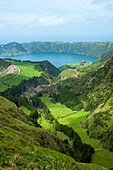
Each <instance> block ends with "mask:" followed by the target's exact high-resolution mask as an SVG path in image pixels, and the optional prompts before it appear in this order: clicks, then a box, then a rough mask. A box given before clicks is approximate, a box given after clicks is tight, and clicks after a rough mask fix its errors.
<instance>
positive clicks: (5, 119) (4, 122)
mask: <svg viewBox="0 0 113 170" xmlns="http://www.w3.org/2000/svg"><path fill="white" fill-rule="evenodd" d="M6 105H7V107H6ZM41 135H43V137H44V142H45V143H46V142H49V145H48V143H46V145H48V146H46V147H47V149H46V148H41V147H39V145H40V144H41V143H40V142H41V140H42V138H41ZM45 137H46V138H45ZM44 145H45V144H44ZM48 147H49V148H51V149H55V150H58V147H57V145H56V142H55V140H54V136H52V135H51V134H50V133H48V132H47V131H45V130H44V129H40V128H36V127H33V126H31V125H30V124H29V122H28V121H27V119H26V116H25V114H24V113H23V112H22V111H20V110H19V109H18V108H17V107H16V105H15V104H14V103H12V102H10V101H8V100H6V99H5V98H3V97H0V155H1V159H0V169H7V170H8V169H25V168H28V169H49V170H51V169H80V170H82V169H87V170H96V169H98V170H99V169H100V170H102V169H104V168H102V167H99V166H97V165H93V164H81V163H77V162H76V161H74V160H73V159H72V158H70V157H69V156H67V155H64V154H61V153H59V152H56V151H53V150H50V149H48Z"/></svg>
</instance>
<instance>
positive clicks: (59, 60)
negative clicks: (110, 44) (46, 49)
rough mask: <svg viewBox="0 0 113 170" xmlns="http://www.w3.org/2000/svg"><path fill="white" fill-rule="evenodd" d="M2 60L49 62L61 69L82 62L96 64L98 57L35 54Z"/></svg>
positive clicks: (69, 54) (68, 54)
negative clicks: (66, 65)
mask: <svg viewBox="0 0 113 170" xmlns="http://www.w3.org/2000/svg"><path fill="white" fill-rule="evenodd" d="M0 58H11V59H16V60H21V61H26V60H30V61H35V62H36V61H44V60H48V61H49V62H51V63H52V64H53V65H55V66H56V67H60V66H62V65H64V64H67V63H77V62H80V61H84V60H85V61H90V62H94V61H95V60H96V59H97V57H89V56H85V55H81V54H71V53H34V54H27V55H18V56H10V57H7V56H5V57H0Z"/></svg>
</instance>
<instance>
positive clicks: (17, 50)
mask: <svg viewBox="0 0 113 170" xmlns="http://www.w3.org/2000/svg"><path fill="white" fill-rule="evenodd" d="M110 50H113V42H108V41H102V42H73V43H69V42H39V41H35V42H30V43H16V42H12V43H9V44H6V45H0V55H1V56H11V55H21V54H29V53H47V52H55V53H74V54H84V55H86V56H91V57H101V55H102V54H104V53H105V52H107V51H110Z"/></svg>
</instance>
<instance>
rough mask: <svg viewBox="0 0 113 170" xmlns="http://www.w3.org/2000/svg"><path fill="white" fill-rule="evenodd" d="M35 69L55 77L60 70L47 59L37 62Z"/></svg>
mask: <svg viewBox="0 0 113 170" xmlns="http://www.w3.org/2000/svg"><path fill="white" fill-rule="evenodd" d="M35 70H38V71H41V72H42V71H43V72H44V74H48V76H50V78H51V76H53V77H57V76H58V75H59V74H60V70H59V69H57V68H56V67H55V66H54V65H52V64H51V63H50V62H49V61H47V60H46V61H42V62H37V63H36V65H35Z"/></svg>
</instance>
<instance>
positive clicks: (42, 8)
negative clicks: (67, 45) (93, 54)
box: [0, 0, 113, 44]
mask: <svg viewBox="0 0 113 170" xmlns="http://www.w3.org/2000/svg"><path fill="white" fill-rule="evenodd" d="M14 41H16V42H31V41H66V42H68V41H69V42H73V41H81V42H84V41H88V42H89V41H113V0H0V44H5V43H8V42H14Z"/></svg>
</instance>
